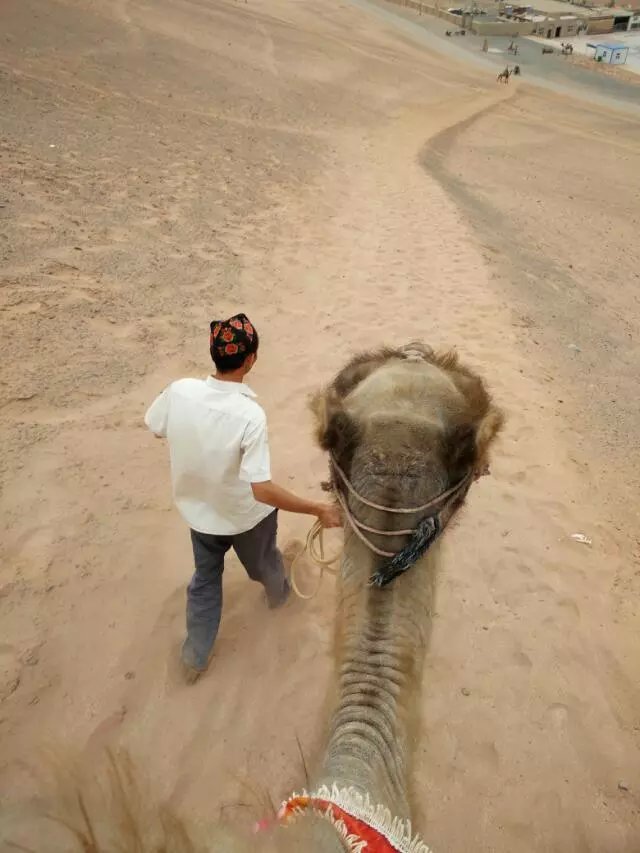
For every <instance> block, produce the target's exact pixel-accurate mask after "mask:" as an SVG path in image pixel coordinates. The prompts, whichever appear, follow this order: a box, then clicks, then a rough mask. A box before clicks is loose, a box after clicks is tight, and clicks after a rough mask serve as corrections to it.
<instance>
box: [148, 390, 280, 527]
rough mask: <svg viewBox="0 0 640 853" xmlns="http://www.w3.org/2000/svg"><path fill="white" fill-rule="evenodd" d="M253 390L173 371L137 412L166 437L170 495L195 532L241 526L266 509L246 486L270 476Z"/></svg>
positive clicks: (261, 419) (263, 418) (263, 424)
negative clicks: (159, 391) (162, 387)
mask: <svg viewBox="0 0 640 853" xmlns="http://www.w3.org/2000/svg"><path fill="white" fill-rule="evenodd" d="M255 396H256V395H255V394H254V393H253V391H252V390H251V389H250V388H249V387H247V385H244V384H243V383H241V382H221V381H220V380H218V379H214V378H213V377H212V376H210V377H209V378H208V379H205V380H202V379H180V380H178V381H177V382H173V383H172V384H171V385H169V387H168V388H166V389H165V390H164V391H163V392H162V394H160V396H159V397H157V398H156V399H155V400H154V402H153V403H152V404H151V406H150V408H149V410H148V411H147V413H146V415H145V418H144V420H145V423H146V425H147V426H148V427H149V429H150V430H151V431H152V432H154V433H155V434H156V435H159V436H162V437H163V438H166V439H167V440H168V442H169V452H170V457H171V479H172V482H173V497H174V501H175V504H176V506H177V508H178V510H179V512H180V514H181V515H182V517H183V518H184V520H185V521H186V522H187V524H188V525H189V527H191V528H193V529H194V530H196V531H198V532H199V533H213V534H217V535H219V536H232V535H234V534H236V533H244V532H245V531H247V530H250V529H251V528H252V527H255V526H256V524H259V523H260V522H261V521H262V520H263V519H265V518H266V517H267V516H268V515H269V514H270V513H271V512H273V511H274V510H273V507H271V506H267V505H266V504H261V503H258V501H256V499H255V498H254V497H253V491H252V490H251V483H264V482H267V481H268V480H270V479H271V463H270V458H269V438H268V433H267V419H266V416H265V413H264V411H263V410H262V408H261V406H260V405H258V403H257V402H256V400H255Z"/></svg>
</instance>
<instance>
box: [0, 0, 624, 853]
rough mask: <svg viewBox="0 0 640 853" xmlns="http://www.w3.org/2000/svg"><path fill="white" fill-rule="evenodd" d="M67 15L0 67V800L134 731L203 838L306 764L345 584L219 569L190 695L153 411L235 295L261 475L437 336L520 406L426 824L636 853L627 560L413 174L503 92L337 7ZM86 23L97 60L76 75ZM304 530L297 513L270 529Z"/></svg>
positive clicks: (430, 761)
mask: <svg viewBox="0 0 640 853" xmlns="http://www.w3.org/2000/svg"><path fill="white" fill-rule="evenodd" d="M56 8H57V12H58V16H59V17H58V18H56V20H54V19H53V18H51V17H47V16H46V15H45V16H44V20H42V19H37V20H39V21H40V23H39V24H38V25H37V26H36V27H35V35H31V36H30V38H31V39H32V41H33V42H34V43H35V44H36V45H37V44H38V42H39V39H41V40H42V42H43V44H45V43H47V41H48V43H51V39H52V38H54V37H55V36H56V27H61V28H62V29H65V31H66V32H67V34H68V35H67V38H68V39H69V41H68V42H67V43H65V47H64V56H60V55H59V56H57V57H53V56H51V55H50V53H48V52H47V49H45V48H44V47H42V48H41V49H40V52H39V53H37V54H34V55H32V56H28V57H27V58H25V57H24V56H23V55H22V54H20V52H19V48H20V45H21V39H24V38H25V34H26V33H27V32H29V31H30V30H31V24H32V14H30V13H29V9H26V11H24V9H23V15H24V18H23V19H22V18H19V17H18V5H17V4H14V7H13V11H14V12H15V17H14V18H13V19H12V20H13V26H14V30H13V31H12V41H11V44H12V45H13V50H14V51H16V53H15V55H14V56H13V59H12V60H11V62H10V63H8V64H9V65H11V68H14V69H17V70H16V71H12V72H9V71H7V70H6V67H5V72H4V73H5V75H8V74H14V75H15V76H14V77H12V78H11V79H12V80H13V81H14V84H15V85H14V88H13V89H11V90H7V91H6V92H5V94H4V100H3V102H2V106H3V107H4V109H3V110H2V115H3V117H4V122H3V129H4V140H3V159H4V160H5V161H6V162H7V163H8V165H9V168H10V169H11V172H10V175H11V183H10V193H11V194H10V196H9V204H10V205H11V207H10V211H11V220H10V222H9V228H10V229H11V230H10V231H9V233H10V237H11V241H10V243H9V244H8V245H7V247H6V264H5V272H4V276H5V278H4V288H3V291H2V293H3V295H4V294H7V300H6V301H4V302H3V304H2V308H3V314H2V316H3V319H4V320H6V321H7V323H6V328H7V330H8V333H9V337H8V339H7V341H6V343H5V347H6V354H7V356H8V358H7V359H5V371H4V375H3V386H2V390H3V404H4V405H3V408H2V410H1V411H2V418H3V420H2V428H3V431H4V433H5V435H6V442H5V447H6V451H5V455H4V460H3V465H4V468H3V475H2V476H3V481H2V485H3V496H2V513H3V530H2V536H1V540H2V559H3V569H2V577H1V584H2V585H1V586H0V590H1V593H0V594H1V596H2V597H1V599H0V606H1V607H2V617H1V618H2V624H3V628H4V626H6V637H7V641H6V644H5V645H4V646H3V647H2V662H3V666H4V668H5V669H4V677H3V681H2V688H3V691H4V696H5V698H4V701H3V703H2V705H1V706H0V735H1V736H2V750H1V753H2V756H3V759H2V764H1V765H0V773H1V779H0V797H2V798H4V799H6V800H11V801H14V802H15V801H20V800H22V799H24V798H26V797H28V796H29V795H30V794H31V793H32V780H31V778H30V777H29V775H28V774H26V773H25V772H24V770H23V768H22V767H21V765H20V764H19V762H18V759H19V758H20V757H24V756H25V754H26V755H27V757H29V756H30V755H33V752H32V750H34V749H35V748H37V747H39V746H40V745H42V744H44V743H47V742H50V741H51V740H52V739H56V740H58V741H59V742H61V743H62V745H63V746H73V747H75V748H79V749H82V750H83V751H84V753H85V756H86V757H87V760H93V756H94V755H95V754H96V752H97V751H98V750H99V749H101V748H102V747H104V746H105V745H124V746H127V747H128V748H129V749H131V750H132V752H133V754H134V755H135V756H137V757H138V760H139V762H140V765H141V766H142V768H143V771H144V773H145V775H148V776H149V777H150V778H151V779H152V780H153V782H154V790H156V791H157V793H158V794H160V795H163V796H168V797H169V798H170V799H171V801H172V803H173V804H174V805H176V806H177V807H178V809H179V810H180V811H182V812H183V813H185V814H187V815H190V816H193V817H194V818H198V819H200V820H202V819H206V820H211V821H215V820H216V819H218V818H219V817H226V818H231V819H233V820H237V821H239V822H243V823H244V822H246V821H248V820H249V819H250V816H251V814H252V813H253V812H254V811H255V810H256V797H255V791H256V789H266V790H267V791H269V793H270V795H271V797H272V798H273V799H274V800H277V799H278V798H279V797H281V796H284V795H285V794H286V793H288V792H289V791H290V790H291V789H292V788H293V787H295V786H296V785H299V784H300V782H301V781H302V779H303V770H302V766H301V761H300V757H299V752H298V746H297V743H296V737H298V738H299V739H300V743H301V744H302V747H303V750H304V752H305V754H307V755H308V756H312V755H313V751H314V749H315V748H316V747H317V744H318V737H319V735H320V733H321V716H322V713H323V696H324V692H325V688H326V684H327V680H328V674H329V671H330V642H331V629H332V624H333V612H334V603H333V591H332V587H331V584H330V583H329V582H327V583H325V585H324V586H323V589H322V591H321V593H320V595H319V596H318V597H317V598H316V599H314V601H312V602H311V603H310V604H308V605H303V604H301V603H297V602H296V603H294V604H292V605H291V606H290V607H288V608H287V610H286V611H284V612H282V613H279V614H276V613H270V612H268V611H267V610H266V609H265V608H264V607H263V604H262V601H261V595H260V592H259V590H257V589H254V588H253V587H251V586H250V585H249V584H248V583H247V581H246V579H245V578H244V577H243V576H242V573H241V571H240V569H239V567H238V566H237V564H236V563H235V562H234V561H230V563H229V567H228V571H227V577H226V579H225V611H224V617H223V626H222V631H221V634H220V638H219V642H218V645H217V648H216V654H215V656H214V660H213V663H212V667H211V671H210V673H209V675H208V676H207V677H206V678H205V679H203V680H202V681H201V682H200V683H198V684H197V685H196V686H195V687H193V688H188V687H185V686H184V685H182V684H181V682H180V679H179V676H178V673H177V671H176V666H175V658H176V650H177V647H178V643H179V641H180V637H181V632H182V621H183V595H184V585H185V582H186V580H187V578H188V573H189V564H190V554H189V546H188V537H187V536H186V532H185V530H184V529H183V527H182V526H181V524H180V522H179V520H178V519H177V517H176V514H175V513H174V511H173V510H172V509H171V505H170V499H169V495H168V472H167V463H166V457H165V453H164V451H163V448H162V446H161V445H160V444H159V443H158V442H157V441H155V440H153V439H152V437H150V436H149V435H148V434H147V433H146V432H145V431H144V429H143V427H142V424H141V415H142V413H143V411H144V407H145V405H146V403H147V402H148V400H149V399H150V398H151V397H152V396H153V395H154V394H155V393H156V392H157V390H158V389H159V388H161V387H162V386H163V384H164V383H165V382H167V381H169V380H170V379H172V378H174V377H176V376H180V375H183V374H195V375H199V374H201V373H203V372H204V371H206V369H207V362H206V354H207V353H206V330H207V322H208V320H209V319H210V317H211V316H212V315H214V314H215V315H219V314H224V313H225V312H230V311H232V310H234V309H236V308H243V309H244V310H246V311H247V313H248V314H249V315H250V316H251V317H252V319H253V320H254V322H255V323H256V325H257V326H258V327H259V329H260V331H261V334H262V339H263V351H262V354H261V359H260V366H259V369H258V371H257V372H256V375H255V379H254V380H253V383H252V384H253V386H254V388H255V390H256V391H258V392H259V393H260V396H261V399H262V402H263V404H264V405H265V408H266V409H267V412H268V415H269V420H270V430H271V435H272V445H273V456H274V460H275V472H274V473H275V475H276V477H277V478H278V479H280V480H283V481H284V482H288V483H290V484H291V485H292V486H293V487H294V488H296V489H297V490H298V491H301V492H303V493H304V492H306V491H307V490H309V491H311V490H317V486H318V483H319V481H320V480H321V479H322V478H323V477H324V474H325V462H324V460H323V458H322V456H321V454H320V453H319V452H318V451H316V450H315V449H314V448H313V447H312V445H311V441H310V437H309V429H308V419H307V416H306V413H305V398H306V394H307V393H308V391H309V390H311V389H312V388H313V387H315V386H316V385H317V384H318V383H320V382H323V381H325V380H326V379H327V378H328V377H330V376H331V374H332V372H333V371H334V370H335V369H336V368H337V367H338V366H339V365H340V364H341V363H342V362H343V361H344V359H345V358H346V357H347V356H348V354H349V353H351V352H352V351H354V350H357V349H360V348H363V347H367V346H370V345H372V344H376V343H378V342H379V341H385V342H388V343H394V342H395V341H399V340H402V341H405V340H407V339H410V338H412V337H416V336H419V337H423V338H425V339H426V340H427V341H429V342H430V343H431V344H433V345H436V346H437V345H447V344H451V343H453V344H456V345H457V346H458V347H459V349H460V350H461V352H462V353H463V354H464V356H465V358H468V359H469V360H470V361H472V362H473V364H474V365H476V366H477V367H478V368H479V369H480V370H482V372H483V373H484V374H485V375H486V376H487V378H488V380H489V381H490V384H491V387H492V388H493V390H494V392H495V395H496V397H497V398H498V400H499V402H500V403H501V404H502V405H503V406H504V407H505V409H506V410H507V413H508V418H509V422H508V428H507V430H506V432H505V436H504V439H503V442H502V446H501V449H500V451H499V453H498V454H497V458H496V464H495V468H494V472H493V473H494V476H493V477H492V478H491V479H487V480H485V481H484V482H481V483H480V484H479V485H478V486H477V487H475V488H474V493H473V496H472V498H471V500H470V503H469V508H468V510H467V511H466V513H465V516H464V518H463V519H462V520H461V522H460V524H459V525H458V526H457V528H455V529H454V530H452V531H451V535H450V536H449V537H448V538H449V545H448V547H447V557H446V562H445V565H444V566H443V571H442V581H441V583H442V593H441V598H440V604H439V614H438V620H437V626H436V631H435V635H434V640H433V646H432V651H431V653H430V657H429V668H428V673H427V678H426V679H425V685H424V724H423V731H422V737H421V741H420V744H419V746H418V757H417V758H418V760H417V768H418V780H417V781H418V790H419V791H420V796H421V806H422V815H421V821H420V829H421V831H422V832H423V834H424V836H425V838H427V839H428V841H429V843H430V844H431V845H432V846H433V848H434V849H435V850H441V851H445V850H446V851H448V853H455V852H456V851H460V853H462V851H466V850H468V849H470V847H471V846H473V848H474V849H477V850H478V851H505V853H506V851H509V853H519V852H520V851H522V853H525V851H527V853H528V851H531V850H536V851H538V850H540V851H560V850H562V851H563V853H573V852H574V851H575V853H583V851H594V853H596V851H598V853H601V851H603V850H607V851H609V850H611V851H614V850H615V851H616V853H627V851H628V853H633V851H635V850H636V849H637V848H638V843H639V838H638V834H637V828H636V827H637V823H638V791H637V790H636V789H635V788H636V786H635V781H634V780H635V778H636V776H637V772H636V771H637V754H638V753H637V750H638V746H639V744H638V729H637V716H636V709H637V707H638V702H639V700H640V696H639V695H638V687H637V685H638V683H639V679H638V676H639V675H640V673H639V672H638V660H640V657H639V656H638V640H637V637H638V631H637V619H636V617H635V611H634V613H631V612H625V614H624V616H625V618H622V619H620V618H618V617H619V615H620V614H619V612H618V609H617V608H618V607H619V603H620V598H619V597H618V596H617V595H616V594H615V590H614V589H612V584H613V583H614V580H615V579H616V578H617V579H622V580H625V579H627V578H628V577H629V575H630V570H629V559H630V553H629V550H628V549H629V543H628V540H627V539H626V538H624V537H621V536H619V535H618V534H617V532H616V531H615V530H612V529H611V528H610V527H609V526H608V525H607V523H606V522H607V519H605V518H603V516H602V513H601V511H600V507H599V506H597V505H596V503H595V501H594V500H593V499H591V498H590V497H589V496H591V495H594V493H595V489H596V484H595V483H594V481H593V479H592V476H591V474H590V472H589V471H587V470H585V468H584V466H583V465H582V464H581V462H580V458H579V457H578V458H577V461H576V456H575V452H574V424H573V423H572V421H571V414H567V413H565V412H563V411H562V410H559V409H558V407H557V406H554V405H552V404H551V400H552V398H551V394H553V395H555V396H557V394H558V391H557V389H553V392H551V391H550V389H549V385H548V382H546V375H547V374H546V370H547V368H546V365H545V361H544V358H543V357H541V358H540V359H538V360H534V359H532V358H531V353H530V352H529V351H528V350H527V348H526V347H524V346H523V344H522V339H521V332H522V320H521V317H520V316H519V314H518V313H517V312H514V310H513V307H512V304H511V301H510V297H509V295H508V294H507V292H506V291H505V289H504V286H503V284H502V283H501V282H500V281H499V280H496V279H495V278H493V275H494V273H493V271H492V268H491V266H490V264H489V262H488V261H487V259H486V258H485V257H484V254H486V252H484V251H483V247H482V245H481V242H480V240H479V238H478V236H477V234H476V233H474V232H473V231H472V229H471V227H470V225H469V223H468V221H467V218H466V214H465V212H464V210H463V209H462V208H460V207H458V206H456V204H455V203H454V202H453V201H452V200H451V198H450V197H449V196H448V195H447V193H446V192H445V190H444V189H443V188H442V186H441V185H440V184H439V183H438V181H437V180H436V179H435V178H434V177H433V176H431V175H429V174H428V173H427V172H426V171H425V169H424V167H423V165H422V162H421V152H423V151H424V146H425V144H426V143H427V142H428V140H429V139H432V138H435V137H436V135H437V134H439V133H442V132H443V131H444V130H445V129H446V128H449V127H454V126H458V125H459V126H464V123H465V122H467V121H468V120H469V119H470V118H472V117H473V116H474V115H476V114H478V113H483V111H486V110H493V109H495V108H496V105H499V107H498V108H499V109H507V107H508V103H511V102H508V103H507V102H504V103H503V102H502V101H501V100H500V99H502V98H505V97H507V96H511V95H512V92H508V93H506V92H504V91H503V90H496V89H495V87H494V86H493V81H492V80H491V81H489V82H488V83H485V82H484V81H483V80H481V79H480V80H478V79H477V75H475V74H473V73H471V74H470V73H469V72H467V71H465V70H464V69H457V68H453V69H451V68H448V69H442V68H441V67H440V64H439V62H437V61H434V60H432V59H430V58H429V57H428V56H426V55H423V54H421V53H420V51H419V50H417V49H416V48H415V47H414V46H412V45H410V44H408V43H406V42H405V41H403V40H402V39H401V38H400V37H398V36H396V35H395V34H394V33H393V32H391V31H385V30H384V29H382V28H380V25H379V24H377V23H375V22H372V21H371V20H369V19H362V18H361V17H360V16H359V13H358V12H357V11H354V10H352V9H345V8H342V7H340V6H339V5H338V4H335V5H334V4H329V5H327V6H325V7H323V10H322V12H319V11H318V10H317V9H316V8H311V6H307V4H305V3H301V4H297V5H296V6H295V7H291V6H289V5H288V4H285V3H277V2H273V3H271V4H269V7H268V8H265V9H262V8H261V9H257V10H254V9H253V8H252V7H251V6H247V5H240V6H236V5H235V4H233V3H223V2H221V3H218V4H215V5H214V6H212V7H211V9H210V10H209V9H205V8H204V7H203V6H201V5H200V4H196V3H178V2H169V0H164V2H163V4H162V10H161V11H162V14H161V12H160V10H158V9H155V10H153V9H150V8H149V7H147V6H146V5H144V4H142V3H136V2H129V3H127V4H117V5H116V6H114V14H113V17H110V16H109V15H106V14H105V13H100V14H98V13H97V12H96V11H95V7H92V4H90V3H88V2H87V3H82V2H80V0H77V2H75V3H68V4H62V3H60V4H58V6H57V7H56ZM92 9H93V11H92ZM31 12H32V13H33V10H31ZM36 12H37V10H36ZM80 12H82V14H80ZM64 14H67V15H69V16H70V17H69V20H67V21H66V26H65V19H64ZM18 21H22V27H23V29H20V26H18V23H16V22H18ZM132 28H133V32H135V38H133V37H132ZM87 33H94V34H95V33H101V34H102V37H103V39H104V41H103V47H104V50H105V53H104V55H103V58H102V59H94V60H88V59H87V60H86V61H85V63H84V65H82V66H81V67H80V68H79V69H77V70H76V72H75V76H74V77H73V78H72V77H70V76H69V74H70V71H69V68H70V65H69V63H71V62H72V57H74V56H75V55H76V53H75V50H74V47H75V46H76V45H75V43H74V41H73V39H74V38H75V39H76V40H77V41H82V39H83V37H85V36H86V35H87ZM347 34H348V35H347ZM58 35H59V37H60V38H62V36H61V34H58ZM242 39H244V41H242ZM241 43H242V45H243V47H242V49H240V47H238V45H240V44H241ZM230 44H233V45H235V47H234V48H233V49H231V48H230V47H229V45H230ZM110 45H111V47H110ZM110 50H111V52H109V51H110ZM311 60H313V61H311ZM231 63H233V67H232V66H231ZM216 75H217V76H216ZM16 81H17V83H16ZM47 81H48V82H47ZM230 87H233V88H230ZM112 90H113V91H114V92H116V93H119V94H112V93H111V92H112ZM205 93H206V97H205ZM170 95H171V98H170V97H169V96H170ZM171 101H173V102H174V104H173V105H172V104H171V103H170V102H171ZM176 101H177V102H178V103H179V108H178V109H179V114H180V120H179V121H176V120H175V113H176V107H175V102H176ZM543 106H544V105H543ZM47 109H48V110H49V111H52V112H53V113H54V115H55V116H56V117H57V119H58V123H57V124H55V123H54V124H50V119H48V118H47ZM100 116H102V117H100ZM54 127H56V128H57V136H55V137H54V136H53V128H54ZM115 129H117V135H114V131H115ZM27 130H28V131H29V135H25V131H27ZM62 130H64V133H63V132H61V131H62ZM490 132H491V131H490V130H489V131H487V133H489V134H490ZM50 139H55V142H51V143H50V142H49V140H50ZM25 140H28V141H26V142H25ZM49 144H55V145H57V146H59V147H60V148H62V151H59V150H58V148H56V149H49V147H48V146H49ZM507 184H508V182H507ZM25 189H27V192H25ZM21 192H22V193H23V195H22V196H21V195H20V193H21ZM603 197H604V196H603ZM607 198H608V197H607ZM0 201H1V199H0ZM613 201H614V200H612V199H610V198H609V199H608V202H607V203H613ZM0 212H2V213H4V212H5V211H0ZM76 247H78V248H76ZM292 336H293V339H294V340H298V341H299V342H300V345H299V348H298V350H297V351H296V353H295V356H294V357H292V356H291V355H290V341H291V338H292ZM304 532H305V523H304V521H301V520H298V519H295V518H283V521H282V534H283V536H282V538H283V541H285V540H286V539H287V538H289V537H291V536H296V537H300V536H302V535H303V534H304ZM575 532H585V533H588V534H589V535H590V536H592V538H593V540H594V541H593V547H592V548H589V547H587V546H584V545H580V544H578V543H576V542H574V541H572V540H571V538H570V537H571V534H573V533H575ZM3 633H4V632H3ZM276 688H277V689H276ZM463 688H464V692H463ZM461 815H464V820H461V819H460V818H461ZM532 815H535V819H533V818H532Z"/></svg>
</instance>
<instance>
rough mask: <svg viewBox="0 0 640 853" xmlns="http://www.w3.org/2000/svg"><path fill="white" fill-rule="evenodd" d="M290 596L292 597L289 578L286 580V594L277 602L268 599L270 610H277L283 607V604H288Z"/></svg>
mask: <svg viewBox="0 0 640 853" xmlns="http://www.w3.org/2000/svg"><path fill="white" fill-rule="evenodd" d="M290 595H291V582H290V581H289V578H285V579H284V592H283V593H282V596H281V597H280V598H279V599H278V600H277V601H269V599H267V602H268V604H269V610H277V609H278V607H282V605H283V604H286V603H287V601H288V600H289V596H290Z"/></svg>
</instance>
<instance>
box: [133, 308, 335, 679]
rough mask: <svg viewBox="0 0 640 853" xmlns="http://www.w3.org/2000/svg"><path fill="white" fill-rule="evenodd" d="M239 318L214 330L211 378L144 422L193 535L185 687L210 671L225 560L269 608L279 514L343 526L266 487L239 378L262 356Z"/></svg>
mask: <svg viewBox="0 0 640 853" xmlns="http://www.w3.org/2000/svg"><path fill="white" fill-rule="evenodd" d="M258 343H259V341H258V332H257V331H256V329H255V328H254V327H253V325H252V324H251V323H250V321H249V319H248V318H247V316H246V315H245V314H237V315H236V316H234V317H231V318H230V319H229V320H220V321H214V322H212V323H211V337H210V341H209V346H210V352H211V358H212V359H213V362H214V364H215V368H216V372H215V376H209V377H208V378H207V379H204V380H201V379H179V380H178V381H176V382H173V383H172V384H171V385H169V387H168V388H166V389H165V390H164V391H163V392H162V394H160V396H159V397H157V399H156V400H155V401H154V402H153V403H152V405H151V406H150V408H149V410H148V411H147V413H146V415H145V423H146V425H147V426H148V427H149V429H150V430H151V431H152V432H154V433H155V434H156V435H157V436H159V437H162V438H167V439H168V441H169V452H170V457H171V476H172V481H173V496H174V501H175V504H176V506H177V508H178V510H179V512H180V514H181V515H182V517H183V518H184V520H185V521H186V522H187V524H188V525H189V527H190V528H191V543H192V546H193V556H194V561H195V573H194V575H193V577H192V579H191V583H190V584H189V586H188V588H187V637H186V639H185V641H184V645H183V647H182V661H183V664H184V666H185V668H186V673H187V678H188V680H189V681H195V680H196V679H197V678H198V677H199V676H200V675H201V673H202V672H204V671H205V670H206V668H207V664H208V661H209V656H210V654H211V650H212V648H213V644H214V641H215V638H216V634H217V633H218V627H219V625H220V616H221V614H222V573H223V570H224V557H225V554H226V553H227V551H228V550H229V548H233V549H234V551H235V552H236V554H237V555H238V558H239V560H240V562H241V563H242V565H243V566H244V568H245V569H246V571H247V574H248V575H249V577H250V578H251V579H252V580H255V581H259V582H260V583H261V584H262V585H263V586H264V588H265V591H266V595H267V601H268V603H269V606H270V607H279V606H280V605H281V604H284V602H285V601H286V600H287V597H288V595H289V592H290V586H289V581H288V579H287V577H286V575H285V570H284V565H283V561H282V555H281V553H280V551H279V550H278V548H277V546H276V533H277V510H278V509H281V510H286V511H287V512H296V513H303V514H306V515H314V516H316V517H317V518H319V519H320V522H321V523H322V525H323V526H324V527H337V526H339V525H340V524H341V519H340V512H339V509H338V508H337V507H336V506H335V505H334V504H330V503H318V502H315V501H309V500H306V499H304V498H300V497H298V496H297V495H294V494H293V493H292V492H289V491H288V490H286V489H284V488H282V487H281V486H278V485H277V484H276V483H273V482H272V481H271V470H270V459H269V442H268V435H267V421H266V417H265V414H264V411H263V410H262V408H261V407H260V406H259V405H258V403H257V402H256V400H255V394H254V393H253V391H252V390H251V389H250V388H249V387H248V386H247V385H246V384H245V382H244V378H245V376H246V375H247V374H248V373H249V371H250V370H251V368H252V367H253V366H254V364H255V363H256V359H257V357H258Z"/></svg>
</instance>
